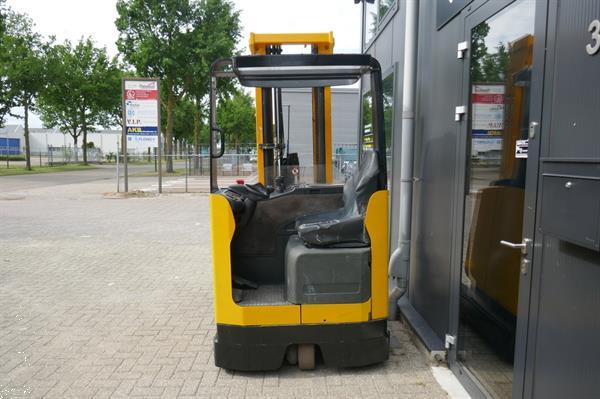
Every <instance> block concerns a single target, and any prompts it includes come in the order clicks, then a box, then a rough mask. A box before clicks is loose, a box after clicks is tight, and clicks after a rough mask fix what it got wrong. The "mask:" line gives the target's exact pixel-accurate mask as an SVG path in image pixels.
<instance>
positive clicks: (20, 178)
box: [0, 165, 154, 193]
mask: <svg viewBox="0 0 600 399" xmlns="http://www.w3.org/2000/svg"><path fill="white" fill-rule="evenodd" d="M128 169H129V173H143V172H151V171H153V170H154V165H129V166H128ZM121 175H122V172H121ZM111 179H112V180H115V179H116V169H115V165H99V166H98V167H96V168H94V169H87V170H79V171H69V172H58V173H34V174H28V175H15V176H1V177H0V193H7V192H13V191H23V190H31V189H35V188H43V187H53V186H61V185H65V184H81V183H88V182H92V181H96V180H111ZM115 184H116V180H115Z"/></svg>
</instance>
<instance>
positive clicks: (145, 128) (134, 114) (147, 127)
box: [123, 79, 160, 147]
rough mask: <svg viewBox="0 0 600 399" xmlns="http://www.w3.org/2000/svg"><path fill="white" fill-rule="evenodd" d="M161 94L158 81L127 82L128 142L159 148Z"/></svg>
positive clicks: (134, 80) (124, 88)
mask: <svg viewBox="0 0 600 399" xmlns="http://www.w3.org/2000/svg"><path fill="white" fill-rule="evenodd" d="M158 107H159V93H158V81H157V80H136V79H131V80H127V79H126V80H125V81H124V84H123V117H124V121H123V123H124V126H125V133H126V134H127V142H128V143H135V144H136V145H142V146H144V147H158V130H159V129H158V126H159V123H160V120H159V115H158Z"/></svg>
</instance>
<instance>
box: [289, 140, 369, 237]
mask: <svg viewBox="0 0 600 399" xmlns="http://www.w3.org/2000/svg"><path fill="white" fill-rule="evenodd" d="M378 165H379V163H378V159H377V153H376V152H375V151H372V150H369V151H365V152H364V153H363V157H362V159H361V163H360V167H359V168H358V170H356V171H355V172H354V174H353V176H352V177H351V178H350V179H348V181H346V184H345V185H344V194H343V200H344V207H343V208H340V209H336V210H335V211H332V212H325V213H318V214H312V215H305V216H302V217H299V218H298V219H296V230H297V231H298V236H299V237H300V238H301V239H302V240H303V241H304V243H305V244H306V245H308V246H315V247H337V248H340V247H357V246H368V245H370V242H369V236H368V234H367V232H366V230H365V213H366V211H367V205H368V203H369V198H371V195H373V193H374V192H375V191H377V188H378V186H377V179H378V174H379V166H378Z"/></svg>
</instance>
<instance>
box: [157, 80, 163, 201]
mask: <svg viewBox="0 0 600 399" xmlns="http://www.w3.org/2000/svg"><path fill="white" fill-rule="evenodd" d="M156 90H157V92H158V93H160V81H159V80H157V81H156ZM156 106H157V107H158V121H157V124H156V135H157V139H158V193H159V194H162V138H161V131H160V95H159V98H158V100H157V101H156Z"/></svg>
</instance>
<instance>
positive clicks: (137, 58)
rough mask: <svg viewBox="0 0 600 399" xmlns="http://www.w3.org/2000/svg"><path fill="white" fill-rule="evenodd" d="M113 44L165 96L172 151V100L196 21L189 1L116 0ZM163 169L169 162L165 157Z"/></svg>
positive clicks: (168, 144)
mask: <svg viewBox="0 0 600 399" xmlns="http://www.w3.org/2000/svg"><path fill="white" fill-rule="evenodd" d="M117 13H118V17H117V20H116V21H115V24H116V26H117V29H118V30H119V39H118V40H117V47H118V48H119V51H120V52H121V53H122V54H123V57H124V59H125V61H127V62H128V63H129V64H131V65H133V66H134V67H135V69H136V70H137V72H138V73H139V74H140V75H142V76H147V77H158V78H160V79H161V80H162V87H163V90H164V93H165V96H166V114H167V115H166V117H167V123H166V125H167V126H166V129H165V142H166V153H167V155H172V153H173V118H174V109H175V103H176V101H177V99H178V98H179V97H181V95H182V94H183V78H184V76H185V75H186V71H187V69H188V68H189V67H190V65H189V64H188V61H189V54H188V53H189V51H190V45H191V43H192V40H191V38H192V32H193V30H194V29H195V26H196V23H197V22H198V19H199V16H198V13H199V9H198V2H197V1H193V0H191V1H190V0H118V1H117ZM167 172H173V161H172V159H171V158H170V157H169V158H167Z"/></svg>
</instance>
